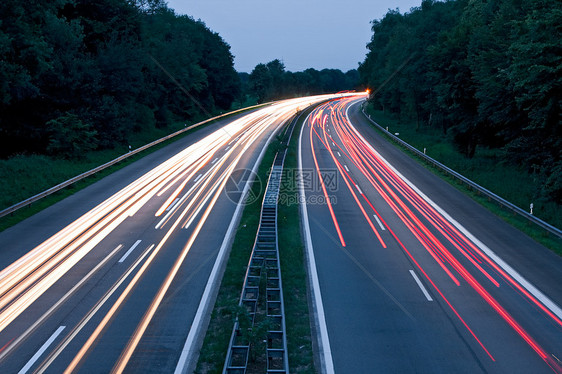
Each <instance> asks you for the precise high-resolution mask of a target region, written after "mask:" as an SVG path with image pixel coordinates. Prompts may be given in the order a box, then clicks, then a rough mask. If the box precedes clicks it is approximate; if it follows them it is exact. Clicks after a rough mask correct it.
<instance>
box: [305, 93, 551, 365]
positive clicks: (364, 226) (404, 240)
mask: <svg viewBox="0 0 562 374" xmlns="http://www.w3.org/2000/svg"><path fill="white" fill-rule="evenodd" d="M363 101H364V98H347V99H339V100H333V101H331V102H329V103H326V104H323V105H320V106H319V107H317V108H316V109H315V110H314V111H313V112H312V113H311V114H310V116H309V117H308V118H307V120H306V122H305V124H304V126H303V129H302V132H301V134H300V138H299V168H300V169H301V170H300V173H301V175H302V176H301V180H300V193H301V197H300V199H301V202H302V203H303V204H301V213H302V218H301V219H302V223H303V230H304V234H305V242H306V249H307V259H308V266H309V277H310V282H311V289H312V291H311V292H312V296H311V297H312V300H313V303H312V305H314V315H315V319H314V320H315V327H316V329H315V330H316V331H317V336H318V349H319V362H320V363H321V366H322V367H323V371H324V372H326V373H332V372H335V373H375V372H376V373H552V372H555V373H562V363H561V361H560V360H561V359H562V310H561V309H560V305H562V259H561V258H560V257H558V256H556V255H554V254H553V253H552V252H550V251H549V250H548V249H546V248H544V247H542V246H541V245H539V244H537V243H536V242H534V241H533V240H531V239H530V238H528V237H527V236H525V235H524V234H522V233H521V232H519V231H518V230H516V229H514V228H513V227H511V226H509V225H507V224H506V223H504V222H503V221H501V220H500V219H499V218H497V217H495V216H494V215H492V214H491V213H489V212H488V211H487V210H485V209H484V208H482V207H481V206H479V205H478V204H476V203H475V202H474V201H472V200H471V199H470V198H468V197H467V196H465V195H463V194H462V193H460V192H459V191H457V190H456V189H455V188H453V187H452V186H450V185H449V184H447V183H446V182H444V181H443V180H441V179H440V178H438V177H437V176H435V175H433V174H432V173H431V172H429V171H428V170H426V169H425V168H423V167H422V166H421V165H419V164H418V163H417V162H415V161H413V160H412V159H410V158H409V157H408V156H407V155H405V154H404V153H403V152H401V151H400V150H398V149H397V148H396V147H394V146H392V145H390V144H389V143H388V142H387V141H386V140H384V139H383V138H382V137H381V136H380V135H379V134H378V133H376V132H375V131H374V129H373V128H372V127H371V126H370V124H369V122H368V120H367V119H366V118H365V117H364V116H363V115H362V114H361V113H360V105H361V103H362V102H363Z"/></svg>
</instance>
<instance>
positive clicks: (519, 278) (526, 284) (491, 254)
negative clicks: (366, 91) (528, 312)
mask: <svg viewBox="0 0 562 374" xmlns="http://www.w3.org/2000/svg"><path fill="white" fill-rule="evenodd" d="M358 102H359V101H358ZM358 102H357V103H358ZM353 105H356V104H352V105H350V106H348V107H347V110H346V111H345V116H346V117H347V120H348V121H349V123H351V121H350V120H349V113H348V112H349V108H351V107H352V106H353ZM352 128H353V130H354V131H355V133H356V134H357V135H358V136H359V137H360V138H361V139H362V140H363V141H364V142H365V144H367V145H368V146H369V148H371V150H372V151H373V152H375V154H376V155H377V156H378V157H380V159H381V160H382V161H383V162H384V163H385V164H386V165H387V166H388V167H389V168H390V169H392V171H394V172H395V173H396V175H398V176H399V177H400V178H402V179H403V180H404V182H406V183H407V184H408V185H409V186H410V187H411V188H412V189H413V190H414V191H416V193H417V194H418V195H419V196H420V197H421V198H423V199H424V200H425V201H426V202H427V203H428V204H430V205H431V206H432V207H433V208H434V209H435V210H437V211H438V212H439V214H441V215H442V216H443V217H444V218H445V219H446V220H447V221H449V222H450V223H451V224H452V225H453V226H455V227H456V228H457V230H459V231H460V232H462V233H463V234H464V235H465V236H466V237H468V238H469V239H470V240H471V241H472V242H473V243H474V244H475V245H476V246H478V247H479V248H480V249H481V250H482V252H484V253H486V255H487V256H488V257H490V259H492V261H494V262H495V263H496V264H497V265H498V266H499V267H501V268H502V269H503V270H504V271H505V272H506V273H508V274H509V275H510V276H511V277H512V278H513V279H515V280H516V281H517V282H518V283H519V284H520V285H521V286H522V287H524V288H525V289H526V290H527V291H528V292H529V293H530V294H532V295H533V296H534V297H535V298H536V299H537V300H539V301H540V302H541V303H542V304H543V305H544V306H546V307H547V308H548V309H550V311H551V312H552V313H554V314H555V315H556V316H557V317H558V318H561V319H562V309H561V308H560V307H559V306H558V305H557V304H556V303H555V302H554V301H552V300H551V299H550V298H549V297H548V296H546V295H545V294H543V293H542V292H541V291H540V290H539V289H538V288H536V287H535V286H534V285H533V284H531V282H529V281H528V280H526V279H525V278H524V277H523V276H522V275H521V274H519V273H518V272H517V271H516V270H515V269H513V268H512V267H511V266H509V265H508V264H507V262H505V261H504V260H502V259H501V258H500V257H499V256H498V255H497V254H496V253H495V252H494V251H492V250H491V249H490V248H489V247H488V246H487V245H486V244H484V243H482V242H481V241H480V240H478V238H476V237H475V236H474V235H472V233H470V232H469V231H468V230H467V229H465V228H464V226H462V225H461V224H460V223H459V222H457V221H456V220H455V219H454V218H453V217H451V216H450V215H449V214H448V213H447V212H445V211H444V210H443V209H442V208H441V207H440V206H439V205H437V204H436V203H434V202H433V201H432V200H431V199H430V198H429V197H427V196H426V195H425V194H424V193H423V192H421V191H420V190H419V189H418V188H417V187H416V186H415V185H414V184H413V183H412V182H410V181H409V180H408V179H407V178H406V177H404V176H403V175H402V174H401V173H400V172H399V171H398V170H396V169H395V168H394V166H392V165H391V164H390V163H389V162H388V161H387V160H386V159H385V158H384V157H382V155H381V154H380V153H378V152H377V151H376V150H375V148H373V146H372V145H371V144H370V143H369V142H367V141H366V140H365V138H364V137H363V136H362V135H361V134H360V133H359V131H357V130H356V129H355V127H352Z"/></svg>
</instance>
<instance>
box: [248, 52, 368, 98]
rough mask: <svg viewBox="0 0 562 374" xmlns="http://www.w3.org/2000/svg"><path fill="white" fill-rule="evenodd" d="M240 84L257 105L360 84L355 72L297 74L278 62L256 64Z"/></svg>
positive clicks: (315, 71) (350, 87)
mask: <svg viewBox="0 0 562 374" xmlns="http://www.w3.org/2000/svg"><path fill="white" fill-rule="evenodd" d="M241 78H242V82H243V85H244V87H245V88H246V90H247V92H248V94H249V95H252V96H254V97H255V99H256V100H257V101H258V102H259V103H263V102H266V101H271V100H277V99H286V98H291V97H296V96H307V95H316V94H322V93H330V92H339V91H345V90H354V89H355V88H357V86H358V84H359V72H358V71H357V70H355V69H353V70H349V71H348V72H346V73H343V72H342V71H341V70H339V69H323V70H320V71H318V70H316V69H312V68H310V69H306V70H304V71H299V72H290V71H286V70H285V65H284V64H283V63H282V62H281V61H280V60H277V59H276V60H273V61H270V62H268V63H267V64H258V65H256V67H255V68H254V70H252V73H251V74H249V75H247V76H246V75H243V76H242V77H241Z"/></svg>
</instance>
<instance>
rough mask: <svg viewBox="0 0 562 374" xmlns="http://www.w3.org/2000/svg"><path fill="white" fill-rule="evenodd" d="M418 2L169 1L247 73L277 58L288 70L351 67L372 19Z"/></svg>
mask: <svg viewBox="0 0 562 374" xmlns="http://www.w3.org/2000/svg"><path fill="white" fill-rule="evenodd" d="M420 4H421V0H396V1H392V0H388V1H380V0H346V1H333V0H283V1H279V0H277V1H274V0H188V1H186V0H169V1H168V6H169V7H170V8H172V9H174V10H175V11H176V13H177V14H187V15H189V16H192V17H193V18H194V19H196V20H197V19H201V20H202V21H203V22H205V24H206V25H207V26H208V27H209V28H210V29H211V30H213V31H215V32H217V33H219V34H220V35H221V36H222V38H223V39H224V40H225V41H226V42H227V43H228V44H229V45H230V46H231V51H232V54H233V55H234V67H235V68H236V70H238V71H240V72H248V73H249V72H251V71H252V69H253V68H254V67H255V66H256V65H257V64H258V63H261V62H263V63H267V62H269V61H271V60H274V59H276V58H278V59H280V60H282V61H283V62H284V64H285V67H286V69H287V70H290V71H302V70H304V69H307V68H315V69H318V70H321V69H324V68H335V69H340V70H342V71H344V72H345V71H347V70H350V69H355V68H357V66H358V63H359V62H361V61H363V60H364V58H365V55H366V54H367V49H366V45H367V43H368V42H369V40H370V39H371V35H372V32H371V24H370V21H372V20H373V19H380V18H382V17H383V16H384V15H385V14H386V12H387V11H388V9H396V8H398V9H399V10H400V12H401V13H404V12H408V11H409V10H410V8H412V7H417V6H420Z"/></svg>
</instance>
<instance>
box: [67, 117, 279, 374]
mask: <svg viewBox="0 0 562 374" xmlns="http://www.w3.org/2000/svg"><path fill="white" fill-rule="evenodd" d="M272 124H273V121H271V122H269V123H265V122H264V123H263V125H262V127H261V131H260V132H258V133H255V134H252V132H250V133H249V134H250V135H248V137H249V138H250V139H252V141H253V140H255V139H257V138H258V136H259V135H260V133H261V132H263V131H265V130H266V129H267V128H268V127H269V126H270V125H272ZM243 143H244V142H241V144H243ZM249 143H250V142H248V144H246V145H245V146H244V149H243V151H241V152H239V154H238V156H237V157H236V158H235V160H234V161H233V162H232V163H231V165H230V166H229V168H228V169H227V171H226V172H225V173H223V174H222V175H221V176H220V177H219V180H218V181H217V182H216V183H215V184H214V187H213V188H212V189H211V190H210V191H209V192H207V193H206V194H205V198H204V199H203V202H201V203H200V204H198V208H196V211H195V212H194V213H193V215H196V214H197V213H198V211H199V210H200V209H201V208H202V207H203V205H204V204H205V202H206V200H207V199H208V197H209V196H211V195H212V193H213V192H215V190H216V189H217V187H218V186H219V185H220V188H219V189H218V191H217V192H216V194H215V196H214V198H213V200H212V201H211V203H210V205H209V206H208V207H207V209H206V211H205V213H204V215H203V217H202V218H201V219H200V221H199V223H198V225H197V227H196V229H195V230H194V232H193V233H192V235H191V237H190V239H189V241H188V244H187V245H186V247H184V250H183V251H182V254H181V255H180V257H179V258H178V259H177V262H176V264H175V265H174V267H173V269H172V271H171V272H170V274H169V276H168V277H167V278H166V281H165V282H164V284H163V285H162V287H161V289H160V291H159V292H158V294H157V296H156V297H155V299H154V300H153V302H152V303H151V306H150V308H149V310H148V311H147V313H146V314H145V317H144V318H143V320H142V321H141V323H140V324H139V326H138V327H137V330H136V332H135V334H134V335H133V337H132V338H131V340H130V341H129V343H128V344H127V347H126V349H125V351H123V352H122V354H121V357H120V359H119V360H118V363H117V365H116V366H115V367H114V369H113V371H114V372H121V371H122V370H124V368H125V366H126V364H127V363H128V361H129V359H130V357H131V356H132V353H133V352H134V350H135V348H136V346H137V344H138V343H139V341H140V339H141V337H142V335H143V333H144V331H145V330H146V328H147V327H148V324H149V322H150V320H151V319H152V317H153V315H154V313H155V312H156V310H157V308H158V306H159V305H160V302H161V300H162V298H163V297H164V295H165V293H166V292H167V290H168V288H169V286H170V284H171V282H172V280H173V278H174V277H175V275H176V273H177V271H178V270H179V267H180V265H181V263H183V260H184V259H185V256H186V255H187V253H188V251H189V249H190V248H191V245H192V244H193V242H194V241H195V239H196V238H197V235H198V233H199V231H200V230H201V228H202V227H203V224H204V222H205V220H206V218H207V216H208V215H209V214H210V212H211V210H212V208H213V206H214V204H215V202H216V200H217V199H218V197H219V195H220V193H221V192H222V188H223V186H224V184H225V183H226V181H227V180H228V177H229V176H230V174H231V173H232V171H233V170H234V168H235V166H236V165H237V164H238V161H239V160H240V159H241V157H242V156H243V155H244V151H245V150H246V149H248V148H249V146H250V144H249ZM235 149H236V148H235V147H233V148H232V149H231V150H229V151H228V154H229V155H230V154H232V153H233V152H234V150H235ZM226 161H227V158H226V157H224V158H222V161H221V162H220V163H216V164H215V166H216V169H215V172H214V173H213V174H216V173H217V172H218V170H219V166H222V165H223V164H224V163H225V162H226ZM211 177H212V176H210V177H208V178H206V181H205V184H204V185H203V186H202V187H201V188H200V189H199V191H198V192H197V194H196V195H195V196H194V197H193V199H191V200H190V203H189V204H188V206H187V207H186V208H185V210H184V211H183V213H182V214H181V215H180V216H179V217H178V218H177V219H176V221H175V223H174V224H173V225H172V227H171V228H170V229H169V230H168V232H167V234H166V235H165V236H164V238H163V239H162V241H161V242H160V243H159V244H158V245H157V246H156V249H155V250H154V251H153V253H152V254H151V256H150V257H149V258H148V259H147V261H146V262H145V263H144V264H143V266H142V267H141V269H140V270H139V271H138V272H137V274H136V275H135V277H134V278H133V279H132V280H131V282H130V284H129V285H128V286H127V288H126V289H125V290H124V291H123V293H122V294H121V296H120V297H119V299H118V300H117V301H116V302H115V303H114V305H113V306H112V308H111V309H110V311H109V312H108V313H107V314H106V315H105V317H104V319H103V320H102V321H101V322H100V324H99V325H98V326H97V327H96V329H95V331H94V332H93V333H92V335H91V336H90V337H89V338H88V340H87V342H86V343H85V344H84V346H83V347H82V348H81V349H80V351H79V352H78V354H77V355H76V356H75V358H74V359H73V360H72V362H71V363H70V365H69V366H68V367H67V369H66V370H65V373H71V372H73V371H74V370H75V369H76V367H77V366H78V365H79V364H80V362H81V361H82V360H83V359H84V358H85V357H86V355H87V354H88V352H89V350H90V349H91V347H92V345H93V344H94V342H95V341H96V340H97V339H98V337H99V335H100V334H101V333H102V332H103V330H104V329H105V328H106V326H107V325H108V324H109V323H110V321H111V319H112V318H113V315H114V314H115V313H116V312H117V311H118V309H119V308H120V306H121V304H122V302H123V301H124V300H125V299H126V297H127V295H128V294H129V292H130V291H131V290H132V289H133V288H134V285H135V284H136V283H137V282H138V281H139V280H140V278H141V277H142V274H143V273H144V272H145V271H146V269H147V268H148V267H149V265H150V263H151V262H152V260H153V258H154V257H155V256H156V255H157V254H158V252H159V251H160V249H161V248H162V247H163V246H164V244H165V242H166V241H167V240H168V238H169V237H170V236H171V234H172V233H173V232H174V231H175V229H176V227H177V226H178V225H179V223H180V222H181V221H182V220H183V218H184V217H185V216H186V215H187V214H188V212H189V211H190V208H191V206H192V205H193V204H194V203H195V202H196V201H197V199H198V198H199V197H200V196H201V194H202V193H203V192H204V191H205V187H206V186H207V185H208V184H209V183H211ZM190 221H191V220H190Z"/></svg>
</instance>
